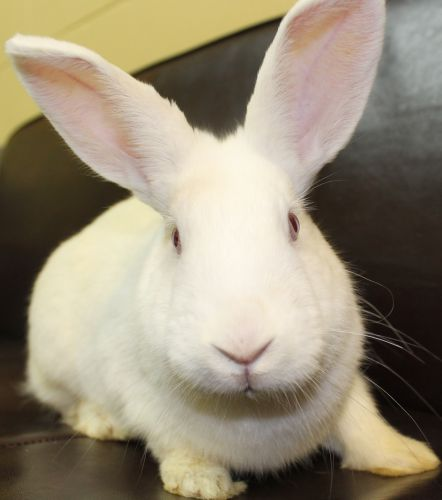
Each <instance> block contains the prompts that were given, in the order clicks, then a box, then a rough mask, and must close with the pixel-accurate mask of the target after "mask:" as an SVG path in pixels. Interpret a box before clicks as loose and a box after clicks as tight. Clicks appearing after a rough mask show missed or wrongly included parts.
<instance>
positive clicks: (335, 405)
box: [28, 137, 363, 471]
mask: <svg viewBox="0 0 442 500" xmlns="http://www.w3.org/2000/svg"><path fill="white" fill-rule="evenodd" d="M241 140H242V139H241V137H238V138H236V139H231V140H230V141H227V142H226V143H225V144H223V145H222V147H220V153H219V154H218V155H217V158H218V159H219V160H218V162H219V166H218V167H216V166H215V165H214V166H213V168H214V170H215V169H218V170H219V171H220V170H221V169H222V170H223V172H222V174H223V178H224V180H225V182H226V177H227V176H226V172H225V170H230V172H231V177H229V180H230V181H231V182H232V183H234V184H237V185H238V188H239V189H238V193H240V196H239V198H238V197H236V196H235V195H232V194H231V193H232V192H233V191H234V190H233V189H231V190H228V191H227V193H228V195H227V199H226V194H225V193H226V192H225V190H224V189H223V190H219V188H218V182H214V183H213V189H211V188H210V187H209V186H208V183H209V179H205V180H202V178H201V175H202V174H203V172H204V171H201V172H199V170H198V168H194V172H193V175H192V177H193V178H194V180H193V182H192V183H191V185H192V187H193V188H194V187H195V186H198V185H199V183H200V182H203V183H204V184H205V186H206V187H205V190H204V196H206V195H207V201H206V204H207V205H208V206H207V207H206V209H204V207H202V208H201V214H204V217H206V218H207V219H208V220H207V222H208V223H210V224H212V225H216V224H219V220H214V217H222V218H225V217H226V216H227V215H228V213H226V211H225V210H223V211H220V213H219V214H210V213H209V212H208V211H210V205H211V204H213V201H214V200H217V197H218V199H219V203H218V206H221V204H222V203H223V202H224V203H225V205H228V206H231V207H232V206H233V207H234V211H235V213H236V216H237V217H238V216H240V214H241V209H240V208H239V207H236V206H235V205H236V204H238V203H239V204H241V203H243V200H244V198H245V197H247V194H246V193H247V189H248V187H247V183H249V182H250V180H249V179H248V177H247V175H246V173H247V168H245V167H243V168H242V170H238V168H237V166H236V165H232V164H231V163H230V165H229V162H226V164H224V165H223V164H222V161H221V160H220V158H222V154H223V152H224V154H225V155H227V158H229V152H231V151H232V149H241V150H242V151H244V145H240V146H239V147H238V144H237V143H238V142H240V141H241ZM224 150H225V151H224ZM229 150H230V151H229ZM234 158H236V161H238V155H234V156H232V157H231V160H232V161H233V159H234ZM256 168H258V167H257V165H256V163H255V164H254V166H253V169H254V170H256ZM218 173H220V172H218ZM238 173H239V174H240V175H235V174H238ZM189 175H190V173H189V172H187V175H186V178H185V179H183V185H184V187H183V189H187V186H188V185H189V182H188V181H189V179H188V176H189ZM213 175H214V180H216V172H213ZM282 177H283V178H284V176H282ZM269 182H273V183H275V182H274V178H273V177H272V178H269V179H265V175H264V174H263V182H262V184H261V187H262V189H263V190H265V191H266V192H267V193H269V192H271V188H272V186H271V185H270V184H269ZM281 185H282V186H286V184H285V183H283V182H281ZM257 194H259V186H257V185H256V183H255V185H254V186H253V196H255V195H257ZM264 196H265V193H264V192H263V195H262V197H260V196H259V197H258V200H259V204H261V203H262V204H264V207H265V199H264ZM195 198H196V196H195ZM255 210H256V212H255V216H256V217H259V207H255ZM264 210H266V208H264ZM298 215H299V218H300V219H301V221H302V226H303V232H304V233H305V234H306V235H307V234H308V235H309V237H308V238H307V237H306V238H305V245H304V244H303V245H302V248H300V250H301V252H300V255H299V257H298V259H297V260H298V261H299V265H300V266H302V267H300V268H299V270H298V273H299V274H300V275H301V274H308V282H309V284H310V286H311V291H310V293H311V295H312V297H314V301H312V304H314V305H315V306H319V307H314V308H312V311H311V313H310V314H311V316H312V317H313V318H314V319H313V320H312V321H314V322H315V323H316V322H320V323H321V324H322V325H323V330H324V338H323V339H322V340H321V341H322V342H323V343H324V345H323V347H322V348H321V355H320V356H321V359H320V364H319V365H318V367H317V369H316V370H315V371H314V373H313V376H312V378H313V380H312V382H311V383H310V381H309V380H307V381H305V383H304V381H302V377H301V378H300V384H299V388H297V390H293V391H290V392H289V393H287V394H283V393H282V392H281V393H280V394H278V392H276V393H275V394H272V393H269V394H263V395H259V394H258V395H256V396H253V395H252V396H248V395H246V394H244V393H243V392H240V393H238V394H233V395H232V394H224V395H223V394H216V393H215V394H213V393H211V392H210V391H209V390H204V388H203V389H202V390H201V391H198V389H197V388H196V387H193V388H192V387H190V386H189V385H188V384H186V380H183V379H182V378H180V377H179V374H177V373H176V372H175V371H173V370H171V369H170V366H169V362H170V361H169V359H168V358H165V357H164V348H162V349H159V348H158V342H159V339H164V338H165V337H167V332H165V331H164V329H165V328H167V323H168V319H167V317H165V316H167V315H170V313H168V311H169V310H170V307H171V306H170V303H171V302H172V300H173V295H174V294H177V293H178V294H179V293H186V291H185V290H184V291H182V290H180V289H178V290H176V287H174V284H173V283H174V279H176V277H175V272H174V269H175V267H176V256H175V255H174V254H173V253H171V252H170V243H169V240H170V238H169V234H168V232H169V231H168V228H167V224H166V222H165V221H164V219H163V218H162V217H161V216H160V215H159V214H158V213H157V212H155V211H154V210H153V209H151V208H150V207H148V206H147V205H146V204H144V203H142V202H140V201H138V200H137V199H135V198H130V199H128V200H125V201H123V202H120V203H119V204H117V205H115V206H114V207H112V208H111V209H109V210H108V211H106V212H105V213H104V214H103V215H101V216H100V217H98V218H97V219H96V220H95V221H94V222H93V223H92V224H91V225H89V226H88V227H86V228H85V229H84V230H83V231H81V232H80V233H79V234H78V235H76V236H74V237H73V238H71V239H70V240H68V241H66V242H65V243H63V244H62V245H61V246H60V247H59V248H58V249H57V250H56V252H54V254H53V255H52V256H51V257H50V259H49V260H48V262H47V264H46V266H45V267H44V269H43V271H42V273H41V275H40V276H39V278H38V280H37V282H36V285H35V288H34V292H33V295H32V301H31V308H30V317H29V320H30V321H29V322H30V330H29V347H30V348H29V359H28V383H29V388H30V391H31V392H32V393H33V394H35V395H37V397H38V398H39V399H40V400H41V401H44V402H46V403H48V404H50V405H51V406H53V407H55V408H57V409H58V410H59V411H60V412H61V413H62V414H63V415H64V416H65V418H66V420H67V421H68V422H70V423H72V424H73V425H74V426H75V425H76V424H77V426H79V427H81V425H78V415H77V413H78V412H77V407H78V406H79V405H84V404H85V403H89V404H91V405H92V404H93V405H95V406H96V407H97V408H99V409H100V410H101V411H102V412H103V413H104V414H105V415H106V416H108V417H109V418H110V419H111V420H112V422H113V424H114V426H115V427H116V429H113V431H112V432H114V433H115V434H116V435H117V436H121V435H125V436H128V437H141V438H143V439H145V440H146V441H147V443H148V445H149V446H150V447H151V449H152V450H153V451H154V452H155V453H156V454H157V455H159V456H161V455H163V454H164V453H165V452H166V451H167V450H168V448H173V447H174V446H176V445H177V444H179V447H181V448H184V447H189V444H190V443H192V446H193V447H194V448H195V449H197V450H198V451H199V452H200V453H202V454H204V455H205V456H207V457H209V458H211V459H212V460H216V461H218V462H220V463H222V464H224V465H226V466H231V467H235V468H237V469H248V470H259V471H261V470H272V469H275V468H278V467H281V466H282V465H284V464H286V463H289V462H292V461H293V460H295V459H297V458H300V457H305V456H306V454H307V453H308V452H310V451H311V450H312V449H314V448H316V447H317V446H318V445H319V444H320V443H321V442H323V441H324V439H325V438H326V437H327V436H328V435H329V434H330V432H331V431H332V428H333V425H334V423H335V422H336V419H337V415H338V414H339V411H340V410H341V406H342V402H343V401H344V400H345V398H346V397H347V394H348V391H349V389H350V386H351V383H352V381H353V379H354V377H355V374H356V370H357V367H358V364H359V359H360V357H361V352H362V340H363V328H362V325H361V322H360V316H359V313H358V307H357V304H356V302H355V298H354V294H353V290H352V286H351V283H350V281H349V279H348V275H347V273H346V271H345V269H344V266H343V265H342V263H341V261H340V260H339V259H338V258H337V257H336V255H335V253H334V252H333V250H332V249H331V248H330V246H329V245H328V244H327V243H326V241H325V240H324V238H323V236H322V234H321V233H320V231H319V230H318V229H317V228H316V226H315V225H314V224H313V222H312V221H311V219H310V217H309V215H308V214H306V213H305V212H302V215H301V214H300V213H299V212H298ZM210 216H212V218H210ZM239 229H240V231H243V229H241V228H239ZM236 242H238V239H236ZM263 244H264V242H263ZM236 246H237V245H236ZM300 247H301V246H300ZM313 250H314V251H313ZM247 251H249V252H251V255H250V259H249V260H250V261H253V259H254V257H253V249H248V250H247ZM235 256H237V250H235V253H234V254H232V255H226V256H225V262H224V263H223V259H222V257H217V264H218V265H219V266H220V267H222V268H223V269H224V271H223V272H229V270H228V269H227V268H228V267H229V266H234V265H235V262H234V257H235ZM223 264H224V266H223ZM261 265H262V262H260V261H257V262H256V263H255V266H256V267H254V269H253V272H255V273H259V266H261ZM209 267H210V263H209ZM310 269H312V270H315V271H314V272H313V273H312V272H309V271H308V270H310ZM229 276H231V275H230V274H229ZM229 280H230V282H231V279H230V278H229ZM300 280H301V276H300ZM114 283H119V284H121V285H120V286H118V287H115V286H114V285H113V284H114ZM325 283H327V287H331V288H332V289H333V290H334V295H335V300H336V304H338V307H336V305H333V304H331V303H330V302H329V301H328V299H326V296H328V295H329V292H326V288H325V286H324V284H325ZM209 285H210V286H213V287H214V288H216V287H217V286H219V285H220V282H218V283H217V281H214V282H213V284H212V283H210V284H209ZM233 285H235V283H232V286H233ZM253 285H254V286H256V279H254V280H253ZM236 286H240V284H239V283H238V284H237V285H235V286H234V287H233V288H232V290H231V292H232V294H235V297H236V293H237V290H236ZM307 288H308V286H306V285H303V294H304V295H305V292H306V291H307ZM250 293H251V292H250V290H248V291H247V293H246V292H245V291H244V292H243V294H245V295H250ZM255 295H256V294H255ZM200 300H202V299H200ZM55 313H56V314H55ZM129 325H130V326H129ZM341 331H342V332H347V331H352V332H354V333H355V334H354V335H350V336H349V335H346V334H345V333H340V332H341ZM301 333H302V335H303V336H304V335H305V334H307V333H308V332H305V333H304V332H301ZM311 335H313V332H312V333H311ZM129 339H130V341H129ZM301 342H302V343H304V344H305V342H304V338H303V337H301ZM82 345H87V346H88V349H87V350H84V349H82V348H81V346H82ZM47 346H51V348H50V349H48V348H47ZM166 350H170V351H173V350H174V345H173V344H172V343H171V344H170V345H169V346H167V348H166ZM115 352H118V357H115V354H114V353H115ZM300 355H301V356H302V350H301V349H300ZM61 359H62V360H63V362H62V363H60V360H61ZM227 376H228V374H226V377H227ZM264 383H265V382H264ZM304 393H305V394H304ZM301 404H302V406H301V408H299V405H301ZM258 416H259V418H257V417H258ZM111 436H112V434H110V436H105V437H111ZM96 437H100V436H96ZM258 438H259V439H258Z"/></svg>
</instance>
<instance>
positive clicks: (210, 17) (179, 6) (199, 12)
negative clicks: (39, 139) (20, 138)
mask: <svg viewBox="0 0 442 500" xmlns="http://www.w3.org/2000/svg"><path fill="white" fill-rule="evenodd" d="M293 3H294V0H0V42H1V44H2V46H3V44H4V42H5V41H6V40H7V39H8V38H9V37H10V36H12V35H13V34H14V33H17V32H20V33H25V34H34V35H47V36H53V37H55V38H61V39H66V40H69V41H72V42H76V43H79V44H83V45H86V46H87V47H89V48H91V49H93V50H96V51H97V52H99V53H101V54H102V55H103V56H104V57H106V58H107V59H109V60H111V61H112V62H113V63H115V64H117V65H118V66H121V67H122V68H124V69H125V70H127V71H129V72H131V71H135V70H137V69H139V68H142V67H143V66H146V65H148V64H151V63H154V62H157V61H160V60H162V59H166V58H168V57H170V56H172V55H175V54H178V53H180V52H184V51H186V50H189V49H191V48H192V47H195V46H198V45H200V44H204V43H206V42H208V41H210V40H214V39H216V38H219V37H221V36H223V35H226V34H228V33H232V32H235V31H237V30H239V29H241V28H244V27H247V26H251V25H253V24H256V23H259V22H262V21H264V20H267V19H271V18H274V17H277V16H280V15H282V14H283V13H284V12H286V11H287V10H288V9H289V8H290V6H291V5H292V4H293ZM0 90H1V92H0V145H1V144H3V143H4V142H5V141H6V139H7V137H8V136H9V135H10V134H11V133H12V132H13V131H14V130H15V129H16V128H17V127H18V126H20V125H21V124H22V123H23V122H25V121H27V120H29V119H31V118H32V117H34V116H35V115H36V114H37V113H38V109H37V107H36V106H35V105H34V103H33V102H32V100H31V99H30V98H29V97H28V96H27V94H26V93H25V91H24V90H23V89H22V87H21V86H20V84H19V83H18V81H17V78H16V77H15V75H14V73H13V71H12V68H11V65H10V63H9V61H8V60H7V57H6V56H5V55H4V53H3V51H1V52H0Z"/></svg>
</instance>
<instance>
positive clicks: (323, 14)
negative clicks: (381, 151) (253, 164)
mask: <svg viewBox="0 0 442 500" xmlns="http://www.w3.org/2000/svg"><path fill="white" fill-rule="evenodd" d="M384 21H385V0H298V1H297V3H296V4H295V6H294V7H293V8H292V9H291V10H290V11H289V12H288V14H287V15H286V16H285V18H284V19H283V20H282V22H281V25H280V27H279V29H278V32H277V34H276V36H275V39H274V40H273V42H272V44H271V45H270V47H269V49H268V51H267V53H266V55H265V58H264V62H263V64H262V66H261V69H260V71H259V73H258V78H257V81H256V86H255V90H254V93H253V95H252V98H251V100H250V103H249V105H248V108H247V115H246V121H245V125H244V130H245V134H246V137H247V138H248V140H249V141H250V142H251V143H252V144H253V145H254V147H255V148H256V149H258V150H259V151H260V152H261V153H262V154H263V155H265V156H267V157H268V158H270V160H271V161H273V162H275V163H277V164H278V165H281V166H282V167H283V168H284V169H285V170H286V171H287V172H288V173H289V175H290V176H291V178H292V180H293V184H294V187H295V189H296V190H297V191H298V193H300V194H303V193H304V192H305V191H306V189H307V188H308V187H309V186H310V184H311V183H312V181H313V179H314V177H315V175H316V174H317V173H318V171H319V170H320V169H321V167H322V166H323V165H324V164H325V163H327V162H329V161H331V160H332V159H333V158H334V157H335V156H336V154H337V153H338V152H339V151H340V150H341V149H342V148H343V147H344V146H345V144H346V143H347V142H348V140H349V139H350V137H351V135H352V133H353V131H354V129H355V127H356V125H357V123H358V121H359V118H360V117H361V114H362V111H363V109H364V106H365V103H366V101H367V98H368V94H369V92H370V89H371V87H372V84H373V80H374V77H375V73H376V68H377V63H378V60H379V57H380V54H381V49H382V41H383V34H384Z"/></svg>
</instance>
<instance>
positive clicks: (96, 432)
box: [64, 401, 128, 441]
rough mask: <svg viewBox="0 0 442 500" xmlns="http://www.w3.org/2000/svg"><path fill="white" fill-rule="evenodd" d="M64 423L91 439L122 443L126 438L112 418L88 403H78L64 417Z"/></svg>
mask: <svg viewBox="0 0 442 500" xmlns="http://www.w3.org/2000/svg"><path fill="white" fill-rule="evenodd" d="M64 421H65V422H66V423H67V424H69V425H70V426H71V427H72V428H73V429H74V430H76V431H77V432H80V433H81V434H85V435H86V436H88V437H91V438H93V439H100V440H107V439H109V440H121V441H124V440H126V439H127V438H128V436H127V434H126V432H125V431H123V430H122V429H120V428H119V426H118V425H117V424H116V423H115V421H114V419H113V418H111V417H110V416H109V415H107V414H106V413H105V412H104V411H102V410H101V408H99V407H98V406H97V405H95V404H92V403H89V402H88V401H80V402H79V403H78V404H77V405H76V406H75V407H74V408H72V409H71V411H70V412H68V413H67V414H66V415H64Z"/></svg>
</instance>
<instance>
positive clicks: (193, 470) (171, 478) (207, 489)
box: [160, 451, 247, 500]
mask: <svg viewBox="0 0 442 500" xmlns="http://www.w3.org/2000/svg"><path fill="white" fill-rule="evenodd" d="M160 472H161V479H162V480H163V484H164V489H165V490H166V491H169V492H170V493H174V494H175V495H182V496H185V497H190V498H203V499H217V500H221V499H226V498H231V497H234V496H236V495H239V494H240V493H242V492H243V491H245V489H246V487H247V485H246V483H244V482H242V481H237V482H234V481H232V479H231V477H230V474H229V471H228V470H227V469H225V468H224V467H222V466H220V465H216V464H214V463H211V462H209V461H207V460H205V459H202V458H197V457H195V456H194V455H192V454H191V453H186V452H183V451H175V452H173V453H170V454H169V455H167V456H166V457H165V459H164V460H163V461H162V462H161V465H160Z"/></svg>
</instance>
